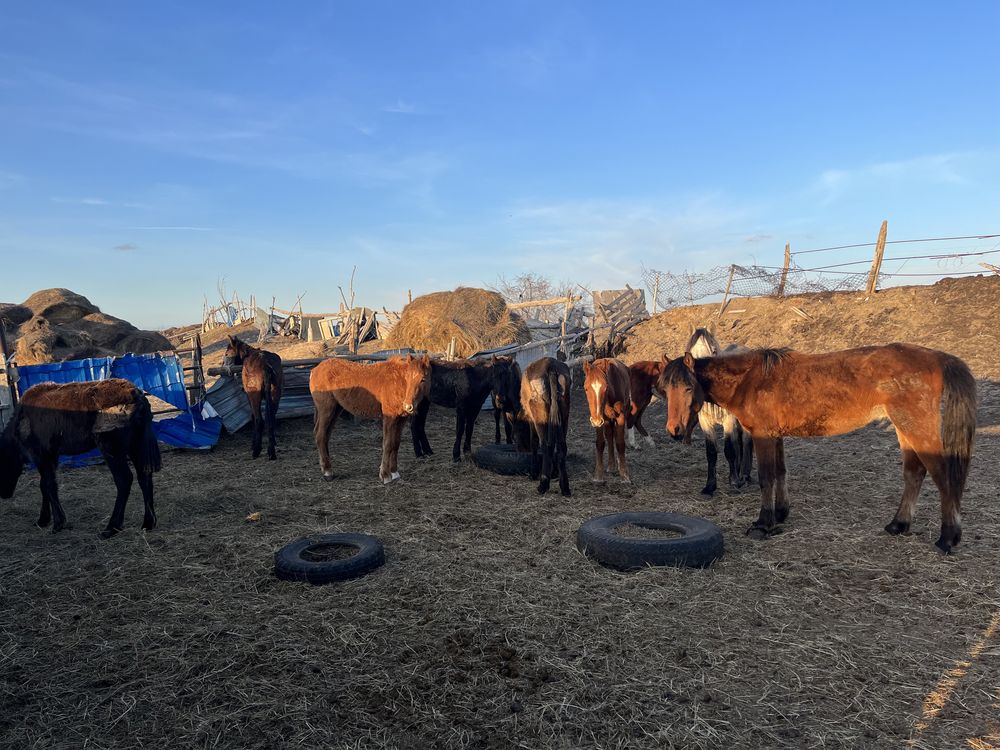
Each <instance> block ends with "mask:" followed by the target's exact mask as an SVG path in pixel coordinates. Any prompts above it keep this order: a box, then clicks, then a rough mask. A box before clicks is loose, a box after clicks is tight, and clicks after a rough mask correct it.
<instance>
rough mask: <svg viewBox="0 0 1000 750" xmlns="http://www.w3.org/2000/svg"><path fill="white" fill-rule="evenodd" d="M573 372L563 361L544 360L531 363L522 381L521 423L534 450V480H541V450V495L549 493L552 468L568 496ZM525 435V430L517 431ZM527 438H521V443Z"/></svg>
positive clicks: (561, 488)
mask: <svg viewBox="0 0 1000 750" xmlns="http://www.w3.org/2000/svg"><path fill="white" fill-rule="evenodd" d="M569 391H570V371H569V367H567V366H566V364H565V363H564V362H560V361H559V360H558V359H554V358H552V357H542V358H541V359H536V360H535V361H534V362H532V363H531V364H530V365H528V367H527V368H526V369H525V371H524V375H523V376H522V378H521V392H520V396H519V416H518V421H520V422H521V423H522V424H524V425H527V427H528V430H527V432H528V435H527V442H528V445H525V446H520V445H519V446H518V447H519V448H521V447H525V448H526V447H529V446H530V449H531V479H533V480H534V479H539V460H538V450H539V448H541V451H542V458H541V467H540V468H541V479H540V481H539V483H538V493H539V494H545V493H546V492H548V490H549V483H550V482H551V479H552V474H553V469H554V470H555V472H556V473H557V474H558V475H559V491H560V492H561V493H562V494H563V495H564V496H566V497H568V496H569V494H570V490H569V474H568V473H567V471H566V452H567V451H566V429H567V427H568V426H569ZM515 431H516V432H520V433H521V434H523V432H524V431H518V430H515ZM523 439H524V438H520V439H519V442H520V441H521V440H523Z"/></svg>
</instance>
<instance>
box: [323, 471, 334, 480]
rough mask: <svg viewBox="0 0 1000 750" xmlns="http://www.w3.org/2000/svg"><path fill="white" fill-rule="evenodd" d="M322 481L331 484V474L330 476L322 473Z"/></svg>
mask: <svg viewBox="0 0 1000 750" xmlns="http://www.w3.org/2000/svg"><path fill="white" fill-rule="evenodd" d="M323 481H324V482H332V481H333V474H330V473H328V472H325V471H324V472H323Z"/></svg>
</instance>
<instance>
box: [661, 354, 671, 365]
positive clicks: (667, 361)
mask: <svg viewBox="0 0 1000 750" xmlns="http://www.w3.org/2000/svg"><path fill="white" fill-rule="evenodd" d="M662 361H663V364H665V365H669V364H670V355H669V354H667V353H666V352H663V358H662Z"/></svg>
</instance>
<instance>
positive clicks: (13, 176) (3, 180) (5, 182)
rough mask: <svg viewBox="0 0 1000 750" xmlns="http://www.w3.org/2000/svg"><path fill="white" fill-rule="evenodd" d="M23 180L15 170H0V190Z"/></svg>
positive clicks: (7, 188)
mask: <svg viewBox="0 0 1000 750" xmlns="http://www.w3.org/2000/svg"><path fill="white" fill-rule="evenodd" d="M23 181H24V178H23V177H22V176H21V175H19V174H17V173H15V172H4V171H0V190H9V189H10V188H12V187H14V186H15V185H19V184H20V183H22V182H23Z"/></svg>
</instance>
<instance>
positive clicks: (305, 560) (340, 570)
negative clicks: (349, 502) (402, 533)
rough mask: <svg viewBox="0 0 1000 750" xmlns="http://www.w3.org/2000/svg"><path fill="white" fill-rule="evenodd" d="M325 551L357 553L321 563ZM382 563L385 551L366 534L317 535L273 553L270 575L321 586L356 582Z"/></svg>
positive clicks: (372, 537)
mask: <svg viewBox="0 0 1000 750" xmlns="http://www.w3.org/2000/svg"><path fill="white" fill-rule="evenodd" d="M324 547H326V548H329V547H353V548H355V549H356V550H357V552H356V553H355V554H353V555H351V556H349V557H345V558H341V559H323V558H322V556H321V554H320V552H321V550H322V549H323V548H324ZM384 562H385V549H384V548H383V547H382V542H381V541H379V539H378V538H377V537H374V536H370V535H369V534H347V533H345V534H320V535H318V536H310V537H305V538H303V539H297V540H295V541H294V542H291V543H289V544H286V545H285V546H284V547H282V548H281V549H279V550H277V551H276V552H275V553H274V574H275V575H276V576H277V577H278V578H280V579H281V580H283V581H306V582H307V583H313V584H322V583H331V582H333V581H347V580H350V579H351V578H358V577H359V576H363V575H364V574H365V573H369V572H371V571H373V570H375V569H376V568H378V567H380V566H381V565H382V564H383V563H384Z"/></svg>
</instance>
